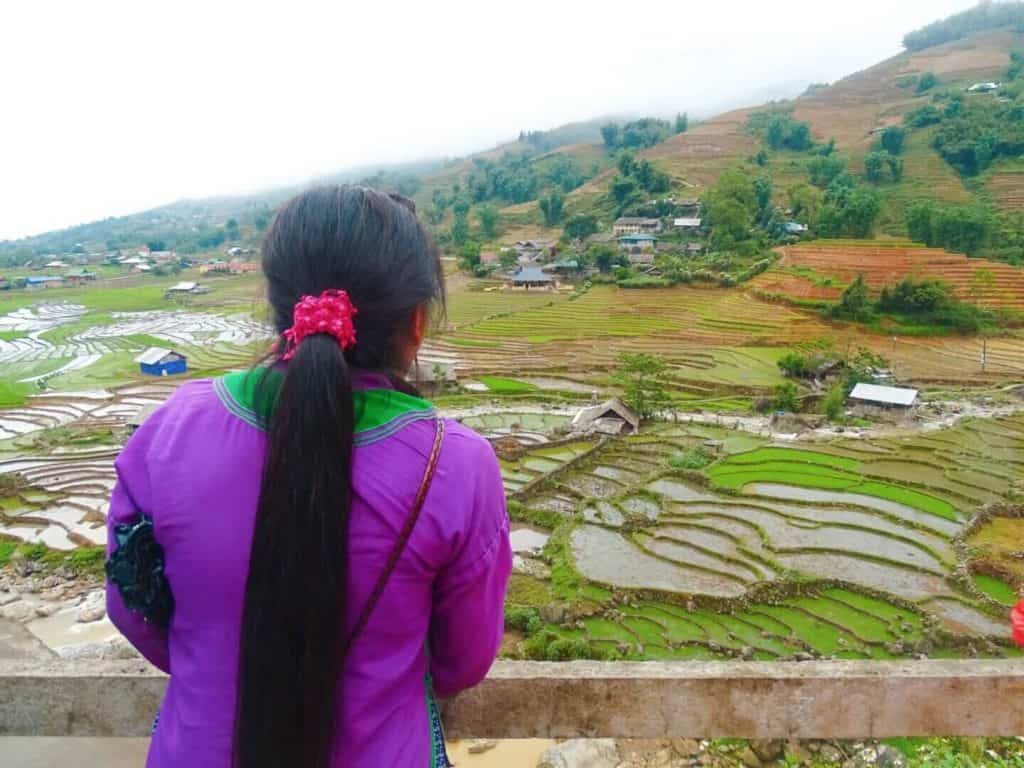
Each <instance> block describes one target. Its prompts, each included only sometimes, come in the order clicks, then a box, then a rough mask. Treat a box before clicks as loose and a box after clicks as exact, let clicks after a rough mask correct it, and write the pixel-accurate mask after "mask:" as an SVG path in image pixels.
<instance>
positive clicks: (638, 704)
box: [0, 660, 1024, 738]
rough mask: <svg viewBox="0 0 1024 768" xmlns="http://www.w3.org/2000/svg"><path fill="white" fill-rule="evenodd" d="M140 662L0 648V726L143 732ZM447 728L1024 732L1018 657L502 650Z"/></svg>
mask: <svg viewBox="0 0 1024 768" xmlns="http://www.w3.org/2000/svg"><path fill="white" fill-rule="evenodd" d="M165 685H166V678H165V677H164V676H163V675H161V674H160V673H159V672H157V671H156V670H154V669H153V668H151V667H149V666H148V665H146V664H145V663H144V662H88V663H77V664H72V663H66V662H60V661H55V662H24V661H0V736H144V735H147V734H148V733H149V730H150V726H151V725H152V722H153V714H154V713H155V712H156V710H157V708H158V706H159V703H160V698H161V696H162V694H163V690H164V686H165ZM443 710H444V717H445V723H446V726H447V731H448V736H449V737H450V738H469V737H479V738H520V737H574V736H587V737H637V738H662V737H727V736H728V737H738V738H786V737H796V738H867V737H877V738H882V737H888V736H926V735H950V736H951V735H964V736H1015V735H1020V734H1024V663H1021V662H1020V661H1019V660H1016V661H913V662H876V661H866V662H865V661H847V662H842V661H839V662H805V663H794V662H781V663H775V662H767V663H760V662H723V663H697V662H677V663H660V662H640V663H602V662H585V661H584V662H570V663H546V662H498V663H496V664H495V665H494V669H493V670H492V671H491V674H490V675H489V677H488V678H487V680H485V681H484V682H483V683H482V684H481V685H479V686H478V687H476V688H474V689H472V690H470V691H466V692H465V693H463V694H461V695H459V696H457V697H456V698H454V699H451V700H449V701H447V702H445V703H444V704H443Z"/></svg>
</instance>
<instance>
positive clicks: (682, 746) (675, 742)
mask: <svg viewBox="0 0 1024 768" xmlns="http://www.w3.org/2000/svg"><path fill="white" fill-rule="evenodd" d="M671 743H672V749H674V750H675V752H676V754H677V755H679V756H680V757H693V756H695V755H699V754H700V753H701V747H700V742H699V741H697V740H696V739H672V742H671Z"/></svg>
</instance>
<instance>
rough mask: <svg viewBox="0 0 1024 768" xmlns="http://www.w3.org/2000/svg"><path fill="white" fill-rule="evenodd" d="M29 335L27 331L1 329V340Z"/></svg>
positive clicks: (22, 337) (11, 339)
mask: <svg viewBox="0 0 1024 768" xmlns="http://www.w3.org/2000/svg"><path fill="white" fill-rule="evenodd" d="M27 336H28V334H27V333H26V332H25V331H0V341H15V340H16V339H24V338H26V337H27Z"/></svg>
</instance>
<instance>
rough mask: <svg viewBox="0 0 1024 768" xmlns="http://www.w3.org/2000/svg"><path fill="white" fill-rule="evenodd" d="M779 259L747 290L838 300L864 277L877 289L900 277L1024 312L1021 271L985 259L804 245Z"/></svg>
mask: <svg viewBox="0 0 1024 768" xmlns="http://www.w3.org/2000/svg"><path fill="white" fill-rule="evenodd" d="M781 252H782V259H781V260H780V261H779V262H778V264H777V265H776V267H775V268H774V269H771V270H769V271H768V272H765V273H764V274H763V275H759V276H757V277H756V278H754V280H752V281H751V283H750V287H751V288H752V289H754V290H756V291H760V292H762V293H765V294H778V295H782V296H787V297H789V298H794V299H830V300H834V299H837V298H839V295H840V293H842V289H843V287H844V286H845V285H847V284H849V283H850V282H852V281H853V280H854V279H855V278H856V277H857V275H859V274H860V275H864V279H865V281H866V282H867V283H868V285H869V286H871V288H873V289H875V290H880V289H881V288H882V287H883V286H885V285H892V284H893V283H895V282H896V281H898V280H899V279H900V278H902V277H904V276H910V277H915V278H918V279H925V278H935V277H937V278H939V279H941V280H943V281H945V282H946V283H948V284H949V285H950V286H951V287H952V288H953V290H954V292H955V293H956V295H957V296H959V297H960V298H962V299H964V300H965V301H970V302H972V303H975V304H980V305H982V306H985V307H989V308H992V309H1012V310H1018V311H1019V310H1024V270H1022V269H1020V268H1018V267H1012V266H1010V265H1008V264H1003V263H1000V262H993V261H988V260H986V259H970V258H968V257H966V256H962V255H960V254H955V253H948V252H946V251H943V250H941V249H938V248H917V247H899V246H894V247H878V246H876V245H873V244H870V243H869V244H864V245H846V244H844V245H819V244H815V243H807V244H804V245H796V246H788V247H785V248H782V249H781ZM794 270H808V271H810V273H811V274H813V275H820V276H827V277H831V278H833V279H834V280H835V285H832V286H828V285H822V284H821V283H820V281H816V280H815V279H813V277H810V276H801V274H799V272H796V271H794ZM980 270H987V271H989V272H991V273H992V275H993V277H994V280H993V282H992V284H991V285H987V286H986V285H982V284H980V283H978V282H977V281H976V276H977V275H978V272H979V271H980Z"/></svg>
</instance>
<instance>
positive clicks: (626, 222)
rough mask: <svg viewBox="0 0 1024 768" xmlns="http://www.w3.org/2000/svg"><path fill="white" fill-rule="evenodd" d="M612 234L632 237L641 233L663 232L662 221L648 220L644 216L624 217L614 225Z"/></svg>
mask: <svg viewBox="0 0 1024 768" xmlns="http://www.w3.org/2000/svg"><path fill="white" fill-rule="evenodd" d="M612 232H613V233H614V234H616V235H632V234H637V233H639V232H645V233H648V234H650V233H652V232H661V219H648V218H646V217H643V216H623V217H621V218H618V219H616V220H615V223H614V224H612Z"/></svg>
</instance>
